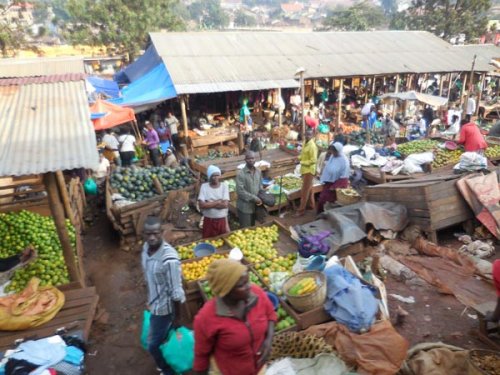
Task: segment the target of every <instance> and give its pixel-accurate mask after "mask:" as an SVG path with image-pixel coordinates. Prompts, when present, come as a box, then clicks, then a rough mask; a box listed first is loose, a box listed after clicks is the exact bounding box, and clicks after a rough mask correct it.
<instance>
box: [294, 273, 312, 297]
mask: <svg viewBox="0 0 500 375" xmlns="http://www.w3.org/2000/svg"><path fill="white" fill-rule="evenodd" d="M317 287H318V285H317V284H316V281H315V280H314V278H312V277H305V278H303V279H302V280H300V281H299V282H298V283H297V284H295V285H294V286H292V287H291V288H290V290H289V291H288V293H289V294H290V295H291V296H303V295H305V294H309V293H312V292H314V291H315V290H316V288H317Z"/></svg>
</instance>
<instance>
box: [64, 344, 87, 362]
mask: <svg viewBox="0 0 500 375" xmlns="http://www.w3.org/2000/svg"><path fill="white" fill-rule="evenodd" d="M83 356H84V353H83V351H82V350H81V349H79V348H77V347H76V346H67V347H66V356H65V357H64V361H66V362H68V363H71V364H72V365H75V366H79V365H81V364H82V362H83Z"/></svg>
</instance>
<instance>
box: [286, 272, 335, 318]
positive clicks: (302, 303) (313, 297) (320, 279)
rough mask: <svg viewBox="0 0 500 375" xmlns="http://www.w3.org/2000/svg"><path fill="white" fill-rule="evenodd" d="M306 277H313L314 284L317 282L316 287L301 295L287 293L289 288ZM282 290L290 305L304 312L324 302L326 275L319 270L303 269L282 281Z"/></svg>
mask: <svg viewBox="0 0 500 375" xmlns="http://www.w3.org/2000/svg"><path fill="white" fill-rule="evenodd" d="M306 277H313V278H314V279H315V280H316V284H318V287H317V288H316V289H315V290H313V291H312V292H311V293H308V294H304V295H302V296H292V295H290V294H289V293H288V291H289V290H290V288H292V287H293V286H294V285H295V284H297V283H298V282H299V281H300V280H302V279H305V278H306ZM283 292H284V293H285V296H286V298H287V300H288V302H290V305H292V306H293V308H294V309H295V310H297V311H298V312H306V311H309V310H312V309H315V308H316V307H319V306H321V305H323V303H324V302H325V299H326V277H325V275H324V274H323V273H321V272H319V271H305V272H300V273H297V274H295V275H293V276H291V277H289V278H288V279H287V280H286V281H285V282H284V283H283Z"/></svg>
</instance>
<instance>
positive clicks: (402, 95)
mask: <svg viewBox="0 0 500 375" xmlns="http://www.w3.org/2000/svg"><path fill="white" fill-rule="evenodd" d="M380 98H381V99H398V100H418V101H419V102H422V103H425V104H429V105H431V106H433V107H441V106H444V105H446V103H448V98H443V97H441V96H434V95H429V94H423V93H421V92H417V91H406V92H397V93H396V92H392V93H387V94H384V95H382V96H381V97H380Z"/></svg>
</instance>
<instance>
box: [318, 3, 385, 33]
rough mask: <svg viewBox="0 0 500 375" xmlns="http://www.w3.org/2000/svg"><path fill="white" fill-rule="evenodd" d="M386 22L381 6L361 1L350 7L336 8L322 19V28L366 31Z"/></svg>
mask: <svg viewBox="0 0 500 375" xmlns="http://www.w3.org/2000/svg"><path fill="white" fill-rule="evenodd" d="M386 23H387V19H386V17H385V15H384V12H383V10H382V8H380V7H378V6H374V5H371V4H369V3H366V2H363V3H358V4H356V5H353V6H351V7H350V8H337V9H334V10H332V11H330V12H329V13H328V16H327V17H326V19H325V21H323V29H324V30H337V31H366V30H371V29H378V28H381V27H382V26H384V25H385V24H386Z"/></svg>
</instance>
